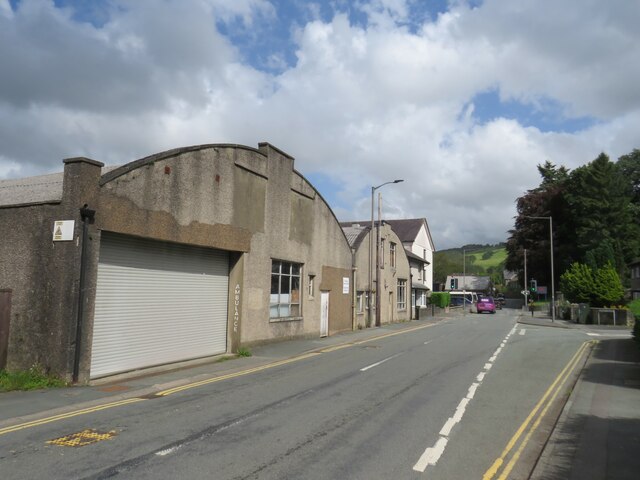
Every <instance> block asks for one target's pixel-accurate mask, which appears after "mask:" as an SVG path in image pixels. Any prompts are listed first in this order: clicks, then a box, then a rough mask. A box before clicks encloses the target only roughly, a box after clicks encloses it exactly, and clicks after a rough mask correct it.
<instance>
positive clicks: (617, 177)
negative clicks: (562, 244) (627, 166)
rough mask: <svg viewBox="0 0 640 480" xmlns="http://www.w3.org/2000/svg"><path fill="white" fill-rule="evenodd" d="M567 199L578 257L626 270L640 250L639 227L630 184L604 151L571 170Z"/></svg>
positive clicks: (598, 264) (593, 266) (593, 264)
mask: <svg viewBox="0 0 640 480" xmlns="http://www.w3.org/2000/svg"><path fill="white" fill-rule="evenodd" d="M566 201H567V204H568V210H569V211H570V212H571V215H570V216H568V218H567V220H568V223H569V225H570V227H571V228H570V230H571V231H572V232H574V240H573V242H574V245H575V250H574V251H575V257H577V260H578V261H582V262H587V263H589V264H590V265H591V266H592V268H600V267H604V266H605V265H607V264H608V263H610V262H611V263H613V264H614V265H615V267H616V269H617V271H618V272H623V271H624V269H625V268H626V265H627V263H628V262H630V261H631V260H632V259H633V258H634V256H635V255H636V254H637V251H638V245H639V243H638V241H639V238H640V230H639V229H638V224H637V222H636V221H635V219H634V218H633V216H632V213H633V209H632V207H631V203H630V201H631V197H630V191H629V188H628V184H626V183H625V180H624V178H623V176H622V174H621V170H620V169H619V168H618V167H617V166H616V165H615V164H614V163H612V162H611V161H610V160H609V157H607V156H606V155H605V154H604V153H602V154H600V155H599V156H598V158H596V159H595V160H594V161H592V162H591V163H589V164H587V165H584V166H582V167H579V168H577V169H575V170H574V171H573V172H571V175H570V178H569V181H568V182H567V189H566Z"/></svg>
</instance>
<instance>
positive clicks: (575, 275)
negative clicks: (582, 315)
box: [560, 262, 595, 303]
mask: <svg viewBox="0 0 640 480" xmlns="http://www.w3.org/2000/svg"><path fill="white" fill-rule="evenodd" d="M594 280H595V279H594V275H593V270H591V268H589V266H588V265H585V264H584V263H578V262H576V263H573V264H572V265H571V266H570V267H569V269H568V270H567V271H566V272H564V273H563V274H562V275H561V276H560V289H561V290H562V293H564V294H565V296H566V297H567V300H569V301H570V302H572V303H591V302H592V301H593V298H594V294H595V292H594V286H595V281H594Z"/></svg>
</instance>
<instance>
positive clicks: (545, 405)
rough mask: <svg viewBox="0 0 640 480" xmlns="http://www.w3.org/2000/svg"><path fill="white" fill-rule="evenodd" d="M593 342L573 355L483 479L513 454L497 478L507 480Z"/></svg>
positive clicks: (489, 476)
mask: <svg viewBox="0 0 640 480" xmlns="http://www.w3.org/2000/svg"><path fill="white" fill-rule="evenodd" d="M593 343H595V342H591V341H587V342H584V343H583V344H582V345H581V346H580V348H578V351H577V352H576V353H575V354H574V355H573V357H572V358H571V360H569V363H567V365H566V366H565V367H564V369H563V370H562V371H561V372H560V374H559V375H558V376H557V377H556V378H555V380H554V381H553V383H552V384H551V386H550V387H549V388H548V389H547V391H546V392H545V393H544V395H543V396H542V398H541V399H540V401H539V402H538V403H537V404H536V406H535V407H533V410H531V413H529V416H527V418H526V419H525V421H524V422H523V423H522V425H520V427H519V428H518V430H516V433H515V434H514V435H513V437H511V439H510V440H509V442H508V443H507V445H506V447H505V448H504V450H503V451H502V454H501V455H500V456H499V457H498V458H497V459H496V460H495V461H494V462H493V465H491V467H490V468H489V470H487V471H486V472H485V474H484V475H483V477H482V480H491V479H493V478H494V477H495V476H496V475H497V474H498V472H499V471H500V469H501V468H502V466H503V465H504V463H505V461H506V459H507V457H508V456H509V455H510V454H511V458H510V460H509V462H508V463H507V464H506V465H505V466H504V469H503V470H502V472H501V473H500V476H499V477H498V478H497V480H505V479H506V478H508V476H509V474H510V473H511V470H513V467H514V466H515V464H516V463H517V462H518V459H519V458H520V455H521V454H522V451H523V450H524V448H525V447H526V446H527V444H528V443H529V440H530V439H531V436H532V435H533V433H534V432H535V431H536V430H537V428H538V426H539V425H540V422H541V421H542V419H543V418H544V417H545V415H546V414H547V412H548V411H549V408H550V407H551V405H552V404H553V402H554V400H555V399H556V397H557V396H558V394H559V393H560V391H561V390H562V388H563V386H564V384H565V383H566V382H567V380H568V378H569V377H570V376H571V374H572V372H573V371H574V369H575V367H576V365H577V364H578V362H579V361H580V358H581V357H582V354H583V353H584V351H585V350H586V349H587V347H588V346H589V345H592V344H593ZM534 419H535V420H534ZM527 429H528V431H527ZM525 431H526V432H527V433H526V435H525V436H524V438H523V439H522V441H521V442H520V445H519V446H518V448H517V449H516V450H515V451H514V447H515V446H516V444H517V443H518V440H520V437H522V435H523V434H524V433H525Z"/></svg>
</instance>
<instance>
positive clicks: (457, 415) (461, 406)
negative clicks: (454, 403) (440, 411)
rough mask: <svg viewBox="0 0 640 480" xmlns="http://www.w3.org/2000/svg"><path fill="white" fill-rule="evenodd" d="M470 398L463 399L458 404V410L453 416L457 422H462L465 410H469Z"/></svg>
mask: <svg viewBox="0 0 640 480" xmlns="http://www.w3.org/2000/svg"><path fill="white" fill-rule="evenodd" d="M469 400H470V399H469V398H466V397H465V398H463V399H462V400H460V403H459V404H458V408H456V413H454V414H453V419H454V420H455V421H456V423H457V422H459V421H460V420H462V416H463V415H464V412H465V410H466V409H467V405H468V404H469Z"/></svg>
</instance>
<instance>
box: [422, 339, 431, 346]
mask: <svg viewBox="0 0 640 480" xmlns="http://www.w3.org/2000/svg"><path fill="white" fill-rule="evenodd" d="M431 342H433V340H427V341H426V342H424V343H423V345H428V344H430V343H431Z"/></svg>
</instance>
